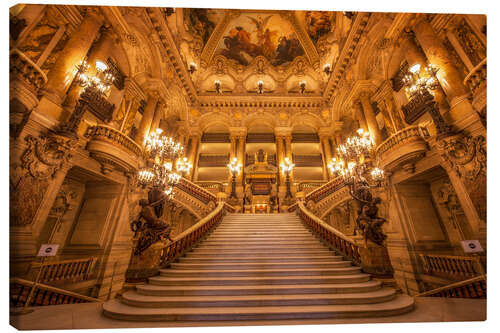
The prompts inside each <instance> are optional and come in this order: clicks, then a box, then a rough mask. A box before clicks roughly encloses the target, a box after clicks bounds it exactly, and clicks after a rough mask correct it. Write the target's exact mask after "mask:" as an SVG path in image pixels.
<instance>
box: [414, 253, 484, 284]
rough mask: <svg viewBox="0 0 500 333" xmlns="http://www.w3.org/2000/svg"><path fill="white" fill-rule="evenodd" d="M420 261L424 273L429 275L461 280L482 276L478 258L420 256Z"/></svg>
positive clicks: (481, 267) (437, 255) (438, 255)
mask: <svg viewBox="0 0 500 333" xmlns="http://www.w3.org/2000/svg"><path fill="white" fill-rule="evenodd" d="M420 259H421V261H422V266H423V271H424V273H426V274H429V275H436V276H442V277H446V278H452V279H461V278H468V277H474V276H478V275H482V274H484V268H483V266H482V264H481V261H480V258H479V257H468V256H453V255H440V254H420Z"/></svg>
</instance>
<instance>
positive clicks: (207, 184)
mask: <svg viewBox="0 0 500 333" xmlns="http://www.w3.org/2000/svg"><path fill="white" fill-rule="evenodd" d="M194 184H196V185H198V186H199V187H201V188H204V189H205V190H208V191H209V192H210V190H213V189H215V190H216V191H217V192H224V184H223V183H222V182H217V181H203V182H201V181H198V182H194Z"/></svg>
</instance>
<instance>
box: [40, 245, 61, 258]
mask: <svg viewBox="0 0 500 333" xmlns="http://www.w3.org/2000/svg"><path fill="white" fill-rule="evenodd" d="M57 249H59V244H42V246H40V250H39V251H38V254H37V255H36V256H37V257H53V256H55V255H56V254H57Z"/></svg>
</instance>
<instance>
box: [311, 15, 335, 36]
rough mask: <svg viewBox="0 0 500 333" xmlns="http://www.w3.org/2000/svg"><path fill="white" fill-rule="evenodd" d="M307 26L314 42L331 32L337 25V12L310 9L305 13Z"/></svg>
mask: <svg viewBox="0 0 500 333" xmlns="http://www.w3.org/2000/svg"><path fill="white" fill-rule="evenodd" d="M305 27H306V30H307V33H308V34H309V37H310V38H311V40H312V41H313V42H317V41H318V40H319V39H320V38H321V37H323V36H324V35H326V34H328V33H330V31H332V30H333V29H334V27H335V12H323V11H321V12H319V11H308V12H306V15H305Z"/></svg>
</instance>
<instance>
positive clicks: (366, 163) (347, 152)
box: [328, 128, 384, 185]
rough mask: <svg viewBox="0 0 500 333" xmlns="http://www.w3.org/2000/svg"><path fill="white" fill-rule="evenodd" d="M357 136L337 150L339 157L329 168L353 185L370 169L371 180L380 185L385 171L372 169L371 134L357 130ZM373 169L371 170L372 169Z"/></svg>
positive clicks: (372, 146) (376, 168)
mask: <svg viewBox="0 0 500 333" xmlns="http://www.w3.org/2000/svg"><path fill="white" fill-rule="evenodd" d="M356 133H357V135H354V136H351V137H348V138H347V139H346V141H345V143H343V144H341V145H339V147H338V148H337V154H338V158H337V157H333V158H332V161H331V162H330V163H329V165H328V168H329V169H330V171H331V172H332V173H333V174H337V175H340V176H342V178H343V179H344V182H345V183H346V184H348V185H353V184H354V183H356V182H357V181H359V180H360V179H361V178H363V174H365V173H366V172H367V171H368V169H371V170H370V171H369V173H370V175H371V178H372V179H373V180H374V181H375V182H377V183H380V182H381V181H382V180H383V179H384V171H383V170H381V169H379V168H378V167H371V164H372V151H373V148H374V143H373V140H372V138H371V137H370V133H368V132H365V131H364V130H363V129H362V128H360V129H358V130H357V132H356ZM370 167H371V168H370Z"/></svg>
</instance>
